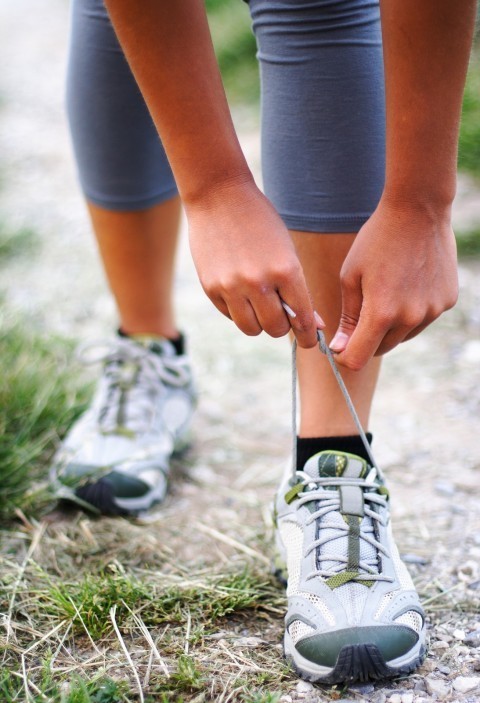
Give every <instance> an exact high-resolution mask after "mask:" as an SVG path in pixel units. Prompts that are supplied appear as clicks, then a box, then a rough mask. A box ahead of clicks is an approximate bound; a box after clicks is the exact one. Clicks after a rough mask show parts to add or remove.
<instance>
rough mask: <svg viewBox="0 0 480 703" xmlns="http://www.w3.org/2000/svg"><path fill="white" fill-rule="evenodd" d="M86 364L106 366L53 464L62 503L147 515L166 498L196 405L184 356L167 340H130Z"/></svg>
mask: <svg viewBox="0 0 480 703" xmlns="http://www.w3.org/2000/svg"><path fill="white" fill-rule="evenodd" d="M95 350H98V353H97V354H93V352H95ZM83 357H84V358H85V360H86V361H87V362H89V361H90V362H92V361H103V363H104V368H103V374H102V377H101V379H100V381H99V383H98V387H97V390H96V393H95V396H94V398H93V401H92V404H91V406H90V408H89V409H88V410H87V411H86V412H85V413H84V415H83V416H82V417H81V418H80V419H79V420H78V421H77V422H76V423H75V425H74V426H73V427H72V429H71V430H70V432H69V434H68V435H67V437H66V439H65V440H64V442H63V444H62V446H61V447H60V449H59V451H58V452H57V455H56V457H55V460H54V464H53V469H52V473H53V477H54V479H55V481H56V483H57V484H58V485H59V490H58V493H59V496H60V497H64V498H68V499H73V500H75V502H79V503H82V501H83V503H84V505H85V507H87V508H93V509H95V508H97V509H99V510H100V512H109V513H111V512H124V511H125V512H136V511H139V510H146V509H147V508H148V507H150V505H151V504H152V503H154V502H158V501H159V500H162V499H163V497H164V495H165V492H166V488H167V473H168V465H169V459H170V456H171V454H172V453H173V452H174V451H175V450H176V449H178V448H180V447H181V445H182V443H185V441H186V434H187V431H188V429H189V424H190V419H191V416H192V412H193V409H194V406H195V400H196V395H195V390H194V386H193V381H192V373H191V369H190V364H189V361H188V357H187V356H186V355H177V354H176V353H175V349H174V347H173V345H172V344H171V343H170V342H168V341H167V340H159V339H148V338H144V339H142V340H141V341H140V340H137V339H132V338H128V337H127V338H118V339H117V340H115V341H114V342H112V343H109V344H108V345H107V346H106V347H105V346H100V345H90V346H89V347H85V348H84V350H83ZM100 494H102V496H101V495H100ZM95 497H97V498H99V500H100V505H95V503H96V502H98V501H96V500H95ZM107 503H108V506H107Z"/></svg>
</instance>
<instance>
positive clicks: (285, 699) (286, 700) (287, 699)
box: [279, 693, 293, 703]
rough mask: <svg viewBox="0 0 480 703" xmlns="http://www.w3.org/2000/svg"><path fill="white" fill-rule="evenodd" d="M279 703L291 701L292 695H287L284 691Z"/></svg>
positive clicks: (290, 702) (289, 702)
mask: <svg viewBox="0 0 480 703" xmlns="http://www.w3.org/2000/svg"><path fill="white" fill-rule="evenodd" d="M279 703H293V698H292V696H289V695H288V693H285V694H284V695H283V696H282V697H281V698H280V701H279Z"/></svg>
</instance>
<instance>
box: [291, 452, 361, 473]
mask: <svg viewBox="0 0 480 703" xmlns="http://www.w3.org/2000/svg"><path fill="white" fill-rule="evenodd" d="M303 471H304V473H306V474H308V475H309V476H311V477H312V478H314V479H317V478H330V477H340V476H345V477H347V476H348V477H349V478H364V476H366V475H367V472H368V465H367V462H366V461H365V459H362V457H360V456H357V455H356V454H348V453H347V452H339V451H323V452H319V453H318V454H314V455H313V456H312V457H310V459H309V460H308V461H307V462H306V464H305V466H304V467H303Z"/></svg>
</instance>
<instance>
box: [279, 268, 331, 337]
mask: <svg viewBox="0 0 480 703" xmlns="http://www.w3.org/2000/svg"><path fill="white" fill-rule="evenodd" d="M277 292H278V296H280V299H279V304H280V305H281V301H282V300H283V301H284V302H285V303H286V304H287V305H288V307H289V308H290V310H291V311H292V312H293V313H294V315H295V316H294V317H293V316H292V315H290V314H288V313H286V311H285V310H283V311H282V313H283V316H284V317H285V315H287V316H288V321H289V323H290V327H291V329H292V331H293V333H294V335H295V337H296V339H297V342H298V345H299V346H300V347H305V348H306V349H308V348H310V347H314V346H315V345H316V344H317V330H318V329H319V327H320V328H322V327H324V326H325V325H324V323H323V320H322V319H321V318H319V315H318V314H317V315H315V312H314V310H313V305H312V301H311V299H310V295H309V293H308V289H307V284H306V283H305V278H304V276H303V273H302V271H301V269H299V270H298V271H297V273H296V275H295V276H293V277H292V276H290V277H289V278H287V279H286V280H285V281H284V282H283V284H282V285H281V286H279V288H278V291H277Z"/></svg>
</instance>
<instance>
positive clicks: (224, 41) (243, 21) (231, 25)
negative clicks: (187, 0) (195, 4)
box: [206, 0, 260, 104]
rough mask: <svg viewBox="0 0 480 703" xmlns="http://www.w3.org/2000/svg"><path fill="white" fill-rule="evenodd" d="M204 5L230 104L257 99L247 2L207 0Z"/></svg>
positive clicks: (251, 102)
mask: <svg viewBox="0 0 480 703" xmlns="http://www.w3.org/2000/svg"><path fill="white" fill-rule="evenodd" d="M206 5H207V10H208V17H209V23H210V29H211V32H212V37H213V42H214V46H215V52H216V55H217V60H218V63H219V66H220V70H221V73H222V78H223V81H224V85H225V90H226V92H227V96H228V99H229V101H230V102H231V103H232V104H245V103H247V104H254V103H256V102H258V98H259V94H260V89H259V78H258V66H257V60H256V58H255V54H256V50H257V47H256V42H255V38H254V36H253V33H252V30H251V27H250V13H249V11H248V6H247V4H246V3H244V2H240V0H207V3H206Z"/></svg>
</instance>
